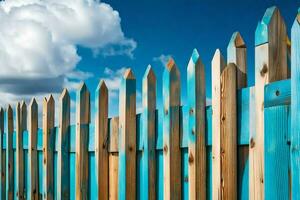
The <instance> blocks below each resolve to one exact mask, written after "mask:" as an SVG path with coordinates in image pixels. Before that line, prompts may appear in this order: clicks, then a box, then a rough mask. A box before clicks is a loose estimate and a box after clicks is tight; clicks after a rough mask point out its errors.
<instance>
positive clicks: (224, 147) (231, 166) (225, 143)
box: [221, 63, 237, 199]
mask: <svg viewBox="0 0 300 200" xmlns="http://www.w3.org/2000/svg"><path fill="white" fill-rule="evenodd" d="M236 85H237V70H236V65H235V64H234V63H230V64H228V65H227V67H226V68H225V69H224V70H223V72H222V74H221V177H222V178H221V183H222V198H221V199H237V116H236V115H237V111H236V110H237V102H236Z"/></svg>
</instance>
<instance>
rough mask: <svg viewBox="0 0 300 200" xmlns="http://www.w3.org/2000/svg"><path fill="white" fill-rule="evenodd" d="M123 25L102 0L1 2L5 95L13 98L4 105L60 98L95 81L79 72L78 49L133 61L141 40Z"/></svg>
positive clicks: (0, 76) (1, 87)
mask: <svg viewBox="0 0 300 200" xmlns="http://www.w3.org/2000/svg"><path fill="white" fill-rule="evenodd" d="M120 22H121V18H120V16H119V13H118V12H117V11H116V10H114V9H113V8H112V7H111V6H110V5H108V4H106V3H102V2H100V1H94V0H60V1H58V0H14V1H1V2H0V27H1V29H0V36H1V37H0V69H1V70H0V80H1V81H0V94H3V95H4V96H5V97H7V99H4V98H1V100H0V104H1V105H3V104H6V103H8V102H9V103H14V102H16V101H19V100H21V99H26V98H28V96H32V95H38V96H42V95H46V94H48V93H55V94H58V93H59V92H61V90H62V88H63V87H65V86H66V87H70V88H69V89H73V88H75V87H77V86H78V82H79V81H80V80H85V79H87V78H90V77H92V76H93V74H91V73H89V72H82V71H79V70H78V69H76V65H77V64H78V62H79V61H80V59H81V57H80V55H78V53H77V47H78V46H82V47H85V48H89V49H91V50H93V51H98V52H99V54H101V55H104V56H111V55H119V54H126V55H128V56H130V57H133V54H132V51H133V50H134V49H135V47H136V42H135V41H134V40H133V39H128V38H126V37H125V35H124V33H123V31H122V28H121V24H120ZM2 97H3V96H2ZM8 100H9V101H8ZM10 101H14V102H10Z"/></svg>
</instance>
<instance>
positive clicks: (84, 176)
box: [75, 83, 90, 200]
mask: <svg viewBox="0 0 300 200" xmlns="http://www.w3.org/2000/svg"><path fill="white" fill-rule="evenodd" d="M76 106H77V107H76V109H77V110H76V117H77V118H76V183H75V184H76V199H77V200H82V199H88V193H89V171H88V170H89V157H88V136H89V123H90V92H89V90H88V88H87V86H86V84H85V83H83V84H82V85H81V86H80V88H79V90H78V91H77V97H76Z"/></svg>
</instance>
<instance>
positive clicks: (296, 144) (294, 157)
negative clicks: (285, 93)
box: [290, 9, 300, 199]
mask: <svg viewBox="0 0 300 200" xmlns="http://www.w3.org/2000/svg"><path fill="white" fill-rule="evenodd" d="M291 34H292V47H291V123H292V124H291V130H292V131H291V148H290V149H291V151H290V152H291V174H292V183H291V187H292V188H291V191H292V194H291V196H292V198H293V199H300V163H299V159H300V123H299V122H300V9H299V10H298V15H297V18H296V19H295V22H294V24H293V27H292V33H291Z"/></svg>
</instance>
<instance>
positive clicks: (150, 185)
mask: <svg viewBox="0 0 300 200" xmlns="http://www.w3.org/2000/svg"><path fill="white" fill-rule="evenodd" d="M155 110H156V76H155V74H154V71H153V69H152V67H151V66H150V65H149V66H148V67H147V70H146V72H145V74H144V77H143V115H142V117H143V124H142V126H143V133H142V137H143V145H144V154H143V158H142V159H143V175H144V177H145V178H144V179H143V180H144V182H143V183H142V185H143V187H142V188H141V189H142V190H144V191H143V198H144V199H149V200H154V199H156V181H155V180H156V179H155V178H156V157H155V150H156V143H155V131H156V129H155Z"/></svg>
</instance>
